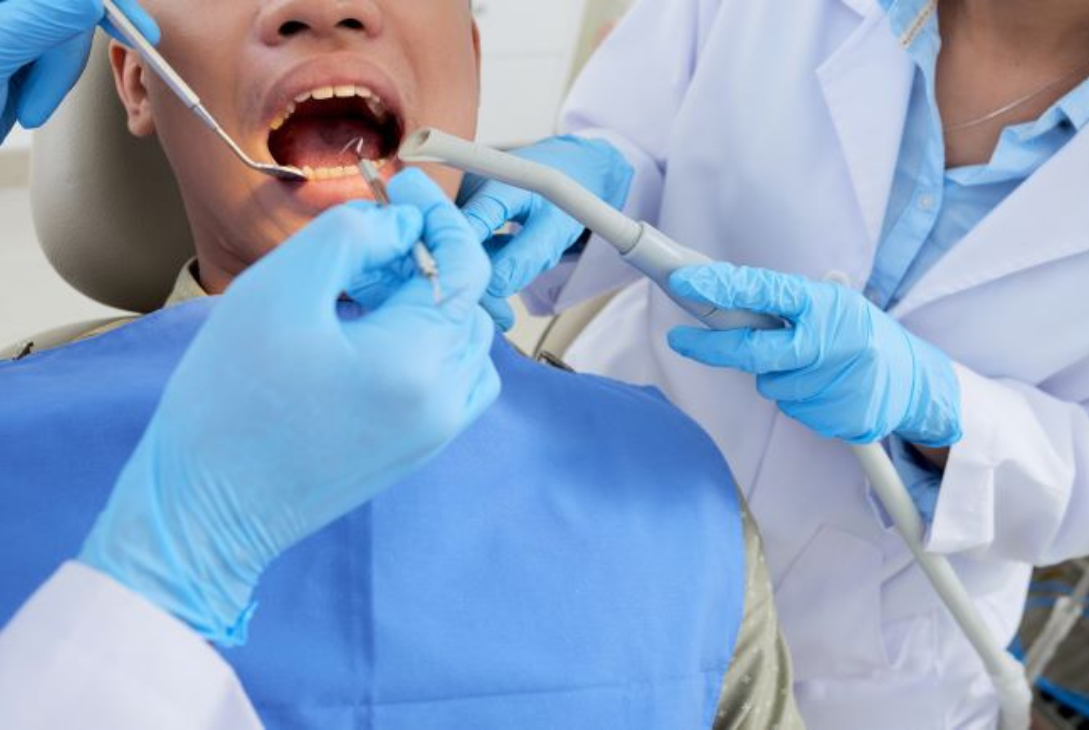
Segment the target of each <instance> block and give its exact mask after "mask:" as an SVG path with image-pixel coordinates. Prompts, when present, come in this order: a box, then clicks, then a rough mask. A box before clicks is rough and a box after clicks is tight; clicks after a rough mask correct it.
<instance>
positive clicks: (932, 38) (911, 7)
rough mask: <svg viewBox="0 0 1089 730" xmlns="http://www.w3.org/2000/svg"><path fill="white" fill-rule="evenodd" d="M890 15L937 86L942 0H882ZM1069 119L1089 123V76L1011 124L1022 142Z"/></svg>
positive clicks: (1075, 123) (897, 33) (897, 31)
mask: <svg viewBox="0 0 1089 730" xmlns="http://www.w3.org/2000/svg"><path fill="white" fill-rule="evenodd" d="M878 2H879V4H880V6H881V8H882V9H883V10H884V11H885V14H886V15H887V16H888V19H889V27H890V29H891V30H892V32H893V34H895V36H896V38H897V39H898V40H899V42H900V45H901V46H903V48H904V50H905V51H907V52H908V54H909V55H910V56H911V57H912V59H914V61H915V63H916V65H918V67H919V69H920V70H921V71H922V72H923V75H924V77H925V78H926V81H927V85H928V86H929V87H931V88H933V84H934V78H933V77H934V73H935V69H936V66H937V60H938V53H939V51H940V50H941V33H940V30H939V28H938V0H878ZM1063 121H1069V122H1070V124H1072V125H1073V126H1074V128H1075V129H1078V130H1080V129H1082V128H1083V127H1085V126H1086V124H1089V79H1087V80H1085V81H1083V82H1082V83H1081V84H1080V85H1078V86H1077V87H1076V88H1075V89H1074V90H1072V91H1071V92H1070V93H1068V94H1067V95H1066V96H1064V97H1063V98H1061V99H1059V101H1057V102H1056V103H1055V104H1054V105H1052V107H1051V108H1050V109H1048V110H1047V111H1046V112H1044V113H1043V114H1042V115H1041V116H1040V118H1039V119H1037V120H1036V121H1035V122H1026V123H1024V124H1019V125H1015V126H1013V127H1011V128H1010V129H1011V130H1015V132H1016V134H1017V136H1018V138H1019V139H1020V141H1021V142H1027V141H1030V140H1032V139H1033V138H1035V137H1038V136H1040V135H1042V134H1044V133H1046V132H1048V131H1050V130H1052V129H1054V128H1055V127H1056V126H1057V125H1059V124H1060V123H1062V122H1063Z"/></svg>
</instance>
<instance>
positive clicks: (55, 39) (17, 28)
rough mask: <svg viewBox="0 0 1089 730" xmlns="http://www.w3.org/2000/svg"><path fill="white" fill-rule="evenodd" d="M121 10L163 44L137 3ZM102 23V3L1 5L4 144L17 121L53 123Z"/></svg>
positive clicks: (18, 0)
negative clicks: (53, 114) (54, 114)
mask: <svg viewBox="0 0 1089 730" xmlns="http://www.w3.org/2000/svg"><path fill="white" fill-rule="evenodd" d="M117 6H118V7H119V8H120V9H121V11H122V12H123V13H125V15H127V16H128V18H129V19H130V20H131V21H132V22H133V23H134V24H135V25H136V26H137V27H138V28H139V29H140V30H141V31H143V33H144V35H146V36H147V38H148V40H150V41H151V42H152V43H157V42H158V40H159V28H158V26H157V25H155V21H153V20H152V19H151V17H150V16H149V15H148V14H147V13H145V12H144V11H143V9H141V7H140V6H139V5H138V4H137V3H136V2H135V0H118V2H117ZM102 19H103V10H102V0H0V142H3V140H4V138H5V137H7V134H8V132H10V131H11V128H12V127H13V126H14V125H15V122H16V121H18V122H19V123H20V124H22V125H23V126H24V127H27V128H28V129H29V128H33V127H39V126H41V125H42V124H44V123H45V121H46V120H47V119H49V116H50V115H51V114H52V113H53V111H54V110H55V109H56V108H57V106H58V105H59V104H60V102H61V100H62V99H63V98H64V97H65V95H66V94H67V93H68V91H69V90H70V89H71V88H72V86H73V85H74V84H75V83H76V80H77V79H78V78H79V76H80V74H81V73H83V67H84V66H85V65H86V64H87V54H88V52H89V51H90V50H91V40H92V38H93V36H94V29H95V26H96V25H98V24H99V23H100V22H102ZM106 25H107V26H108V25H109V24H108V23H107V24H106ZM107 29H108V30H111V29H110V28H108V27H107Z"/></svg>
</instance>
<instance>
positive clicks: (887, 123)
mask: <svg viewBox="0 0 1089 730" xmlns="http://www.w3.org/2000/svg"><path fill="white" fill-rule="evenodd" d="M842 1H843V2H844V3H845V4H847V5H848V6H850V7H851V8H852V9H855V10H857V11H859V12H864V13H865V14H866V15H865V17H864V18H863V20H862V23H861V25H859V27H858V29H857V30H856V31H855V32H854V33H853V34H851V36H850V37H849V38H848V39H847V40H846V41H845V42H844V43H843V45H842V46H840V47H839V48H838V49H837V50H836V52H835V53H833V54H832V55H831V56H830V57H829V58H828V59H827V60H826V61H825V62H824V63H823V64H822V65H821V66H820V68H818V69H817V77H818V79H819V80H820V85H821V91H822V93H823V95H824V100H825V103H826V105H827V106H828V111H829V113H830V114H831V116H832V122H833V125H834V126H835V130H836V136H837V137H838V139H839V144H840V147H841V149H842V150H843V155H844V158H845V160H846V163H847V168H848V170H849V172H850V176H851V183H852V186H853V187H854V191H855V195H856V197H857V199H858V204H859V209H860V211H861V214H862V217H863V220H864V221H865V226H866V232H867V234H868V237H869V244H870V245H871V247H876V245H877V240H878V237H879V236H880V235H881V227H882V223H883V221H884V217H885V208H886V206H887V205H888V199H889V193H890V191H891V188H892V176H893V173H894V172H895V170H896V160H897V158H898V157H899V152H900V140H901V138H902V136H903V131H904V120H905V118H906V115H907V107H908V102H909V100H910V96H911V83H912V79H913V76H914V72H915V67H914V64H913V62H912V60H911V58H910V56H908V54H907V53H906V52H905V51H904V50H903V49H902V48H901V47H900V45H899V44H898V43H897V41H896V38H895V36H894V35H893V33H892V31H891V30H890V29H889V27H888V21H887V19H886V17H885V13H884V12H883V11H882V10H881V9H880V8H879V7H878V6H877V5H876V4H874V3H872V2H868V1H867V0H842Z"/></svg>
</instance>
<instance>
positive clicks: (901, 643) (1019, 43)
mask: <svg viewBox="0 0 1089 730" xmlns="http://www.w3.org/2000/svg"><path fill="white" fill-rule="evenodd" d="M1087 77H1089V6H1087V5H1085V4H1084V3H1080V2H1071V1H1067V0H1043V1H1040V0H1033V1H1014V0H1010V1H1009V2H1002V3H996V2H990V1H988V0H942V1H941V2H937V0H930V1H929V2H928V1H927V0H895V1H893V0H880V2H874V1H871V0H803V1H802V2H798V1H796V0H771V1H769V2H760V3H753V2H748V1H747V0H672V1H671V2H663V1H662V0H641V1H640V2H638V3H637V4H636V5H635V7H634V8H633V9H632V10H631V11H630V13H629V14H628V16H627V17H626V18H625V19H624V20H623V21H622V22H621V24H620V25H619V27H618V28H617V29H616V30H615V32H614V33H613V34H612V36H611V37H610V38H609V39H608V40H607V41H606V42H605V44H604V46H603V47H602V48H601V49H600V50H599V52H598V53H597V55H596V56H595V57H594V58H593V59H592V60H591V62H590V63H589V65H588V67H587V68H586V70H585V71H584V72H583V74H582V76H581V77H580V79H579V80H578V82H577V83H576V85H575V88H574V90H573V91H572V94H571V97H570V99H569V101H568V104H567V108H566V111H565V113H564V116H563V127H564V129H565V130H566V131H568V132H571V133H574V134H577V135H578V136H577V137H562V138H553V139H550V140H546V141H544V142H542V143H539V144H537V145H534V146H532V147H529V148H526V149H524V150H522V151H521V152H520V154H523V155H525V156H526V157H529V158H532V159H535V160H537V161H542V162H546V163H548V164H552V165H554V166H556V167H558V168H560V169H562V170H564V171H565V172H567V173H568V174H571V175H572V176H574V177H576V178H577V179H579V180H580V181H581V182H582V183H583V184H584V185H585V186H587V187H588V188H590V189H591V190H593V191H595V192H596V193H598V194H599V195H600V196H601V197H603V198H605V199H606V200H608V201H610V202H611V203H613V204H614V205H617V206H621V205H623V206H624V208H625V210H626V212H627V213H628V214H629V215H632V216H633V217H635V218H641V219H645V220H648V221H650V222H651V223H653V224H654V225H656V226H658V227H659V228H660V229H661V230H663V231H664V232H665V233H667V234H668V235H669V236H671V237H673V238H675V239H676V240H678V241H681V242H683V243H684V244H686V245H688V246H691V247H693V248H696V249H697V250H701V251H703V252H704V253H706V254H707V255H708V256H710V257H711V258H712V259H714V260H716V261H720V262H723V263H719V264H715V265H711V266H705V267H697V268H694V269H688V270H685V271H683V272H681V273H679V274H677V275H676V276H675V278H674V281H673V285H674V288H675V289H676V291H677V292H679V293H681V294H683V295H684V296H687V297H690V298H694V299H698V300H704V301H707V302H711V303H714V304H715V305H717V306H720V307H744V308H748V309H753V310H757V311H762V312H770V313H773V314H777V315H780V316H783V317H785V318H786V319H789V320H791V321H792V322H793V323H794V327H793V328H792V329H791V330H789V331H783V332H775V333H756V332H747V331H742V332H735V333H712V332H706V331H701V330H699V329H698V328H693V327H692V324H693V322H692V321H691V320H690V319H688V318H687V317H686V316H685V315H684V314H683V313H682V312H681V311H680V310H679V309H678V308H677V307H676V306H675V305H674V304H672V303H671V302H670V301H669V300H668V299H667V298H666V297H665V295H664V294H662V293H661V292H659V291H657V290H656V289H655V288H654V287H653V286H650V285H649V284H648V283H646V282H644V281H637V280H635V278H634V276H633V274H632V272H631V271H630V270H629V269H628V268H627V267H626V266H625V265H624V264H623V263H622V262H621V261H620V260H619V259H618V258H617V257H616V255H615V253H614V252H613V251H612V250H611V249H610V248H609V247H608V246H606V245H603V244H599V242H596V241H594V240H593V239H590V240H589V241H588V242H587V241H586V240H585V239H584V238H583V237H582V234H583V231H582V230H581V229H580V228H579V227H578V226H577V224H575V223H574V222H573V221H571V220H570V219H569V218H567V217H566V216H564V215H563V214H562V213H560V212H559V211H557V210H556V209H554V208H552V207H551V206H550V205H549V204H548V203H547V202H546V201H543V200H541V199H539V198H537V197H535V196H533V195H530V194H527V193H523V192H521V191H517V190H513V189H511V188H508V187H506V186H503V185H500V184H496V183H491V182H485V181H482V180H479V179H477V180H468V181H467V182H466V185H465V186H464V187H463V194H462V203H463V210H465V212H466V213H467V215H468V216H469V217H470V218H471V219H473V220H475V222H476V225H477V227H478V233H479V235H480V236H481V238H482V240H484V239H488V238H489V237H490V235H491V232H492V231H493V230H495V229H497V228H498V227H499V226H500V225H501V224H502V223H505V222H506V221H507V220H508V219H510V220H514V221H516V222H518V223H521V224H523V227H522V229H521V231H520V232H519V233H518V234H517V235H515V236H514V237H513V238H512V239H495V240H494V241H493V242H492V244H491V246H490V248H491V249H492V251H493V253H492V258H493V267H494V275H493V280H492V283H491V285H490V288H489V295H490V297H491V300H490V302H489V306H490V308H491V309H492V310H493V312H494V313H495V314H496V316H497V318H498V319H500V320H501V321H502V320H504V319H507V318H508V317H509V312H508V311H507V310H506V309H505V307H504V305H503V303H502V299H503V298H504V297H507V296H510V295H512V294H514V293H516V292H519V291H522V290H523V289H524V291H523V296H524V298H525V299H526V301H527V302H528V303H529V304H530V305H531V309H536V310H537V311H538V312H540V313H544V312H549V311H556V310H562V309H564V308H566V307H568V306H570V305H572V304H575V303H577V302H579V301H581V300H584V299H587V298H589V297H591V296H593V295H596V294H600V293H602V292H605V291H608V290H611V289H615V288H618V287H624V288H623V289H622V290H621V291H620V293H619V294H618V295H617V296H616V297H615V298H614V299H612V301H611V302H610V303H609V304H608V305H607V306H606V308H605V309H604V310H603V311H602V312H601V313H600V314H599V315H598V316H597V317H596V319H595V320H594V321H593V322H592V323H591V325H590V326H589V327H588V328H587V329H586V330H585V331H584V333H583V334H582V335H581V336H580V337H579V339H578V340H577V341H576V342H575V343H574V345H573V346H572V348H571V350H569V352H568V355H567V357H568V360H569V362H570V363H571V364H572V365H573V366H575V367H576V368H578V369H581V370H585V371H592V372H599V373H603V374H606V375H609V376H612V377H616V378H620V379H625V380H629V381H634V382H639V383H651V384H654V385H657V386H658V387H660V388H661V389H662V390H663V391H664V392H665V393H666V394H667V395H668V396H669V397H670V398H671V399H672V400H673V401H674V402H675V403H677V404H678V405H680V406H681V407H682V408H683V409H684V410H686V411H687V412H688V413H689V414H690V415H692V416H693V417H694V418H696V420H697V421H699V422H700V424H701V425H702V426H703V427H704V428H705V429H707V430H708V431H709V432H710V433H711V434H712V435H713V436H714V438H715V439H716V441H717V443H718V444H719V446H720V448H721V449H722V450H723V451H724V453H725V454H726V456H727V457H728V459H729V461H730V463H731V465H732V466H733V468H734V470H735V474H736V476H737V478H738V481H739V483H740V484H741V485H742V488H743V489H744V490H745V491H746V493H747V496H748V499H749V502H750V505H751V507H752V509H753V511H754V513H755V515H756V518H757V520H758V521H759V523H760V526H761V529H762V531H763V533H764V537H765V539H766V541H767V552H768V560H769V563H770V567H771V571H772V574H773V579H774V581H775V584H776V601H777V603H778V605H779V607H780V612H781V613H780V617H781V621H782V623H783V628H784V631H785V633H786V636H787V640H788V643H789V645H790V648H791V651H792V653H793V656H794V661H795V666H796V675H795V676H796V684H795V689H796V694H797V697H798V700H799V704H800V707H801V709H802V712H803V715H804V717H805V719H806V721H807V723H808V725H809V726H810V727H813V728H818V729H821V728H827V729H829V730H840V729H842V728H855V727H881V728H893V729H895V728H905V729H906V728H921V727H923V728H978V727H988V726H993V725H994V722H995V717H996V704H995V698H994V694H993V690H992V688H991V686H990V684H989V681H988V679H987V677H986V675H985V673H984V671H983V668H982V666H981V665H980V662H979V661H978V659H977V657H976V656H975V655H974V654H973V652H972V650H971V648H970V647H969V645H968V643H967V642H966V641H965V640H964V639H963V637H962V636H961V635H960V633H959V631H958V629H957V628H956V626H955V625H954V623H953V621H952V619H951V618H950V617H949V616H948V615H947V614H946V613H945V611H944V608H943V607H942V605H941V604H940V602H939V601H938V599H937V597H936V596H935V595H934V593H933V591H932V589H931V588H930V586H929V585H928V584H927V582H926V580H925V579H924V577H923V575H922V573H921V572H920V570H919V569H918V568H917V567H916V566H915V564H914V563H913V562H912V560H911V557H910V555H909V554H908V551H907V549H906V548H905V547H904V545H903V544H902V543H901V541H900V540H899V538H898V537H897V535H896V534H895V532H894V531H893V530H892V529H890V525H889V523H888V520H887V519H886V517H885V516H884V514H883V512H882V510H881V509H880V508H879V507H877V506H876V505H875V503H874V501H873V500H872V499H871V498H870V495H869V492H868V487H867V484H866V481H865V478H864V476H863V474H862V472H861V470H860V468H859V466H858V464H857V463H856V462H855V460H854V458H853V457H852V455H851V454H850V452H849V451H848V449H847V448H846V447H845V446H844V444H843V443H842V442H841V441H840V440H846V441H853V442H870V441H877V440H885V441H886V443H887V444H888V447H889V449H890V450H891V452H892V454H893V456H894V458H895V461H896V463H897V466H898V469H899V471H900V472H901V474H902V476H903V477H904V479H905V481H906V482H907V484H908V486H909V488H910V489H911V491H912V494H913V497H914V499H915V501H916V503H917V505H918V507H919V508H920V510H921V512H922V513H923V514H924V517H925V518H926V520H927V522H928V525H929V532H928V536H927V540H928V547H929V549H931V550H933V551H935V552H939V553H946V554H949V555H952V556H954V557H953V560H954V565H955V566H956V568H957V569H958V571H959V573H960V575H961V577H962V579H963V580H964V581H965V583H966V585H967V587H968V589H969V591H970V593H971V594H972V595H973V597H974V598H975V600H976V602H977V605H978V606H979V607H980V610H981V613H982V614H983V616H984V617H985V619H986V620H987V621H988V623H989V624H990V628H991V630H992V632H993V633H994V634H995V635H996V636H997V637H999V639H1000V640H1001V641H1007V640H1010V639H1012V637H1013V635H1014V632H1015V630H1016V628H1017V626H1018V622H1019V619H1020V616H1021V611H1022V608H1023V605H1024V600H1025V597H1026V591H1027V585H1028V581H1029V577H1030V572H1031V568H1032V566H1033V565H1044V564H1049V563H1054V562H1058V561H1062V560H1064V559H1067V558H1070V557H1072V556H1078V555H1084V554H1086V553H1089V531H1087V530H1086V529H1085V525H1086V524H1089V413H1087V410H1086V409H1087V405H1089V334H1087V330H1086V323H1087V322H1089V297H1087V296H1086V294H1085V286H1086V282H1087V281H1089V132H1086V131H1085V127H1086V124H1087V122H1089V81H1087V80H1086V79H1087ZM725 262H729V263H725ZM526 287H528V288H526ZM708 366H711V367H708ZM754 375H755V376H756V377H755V382H754V378H753V376H754ZM874 718H880V720H875V719H874Z"/></svg>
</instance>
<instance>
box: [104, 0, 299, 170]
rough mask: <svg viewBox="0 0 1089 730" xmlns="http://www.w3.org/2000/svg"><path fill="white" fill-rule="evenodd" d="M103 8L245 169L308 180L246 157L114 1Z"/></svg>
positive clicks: (123, 33)
mask: <svg viewBox="0 0 1089 730" xmlns="http://www.w3.org/2000/svg"><path fill="white" fill-rule="evenodd" d="M102 4H103V6H104V8H105V10H106V18H107V19H108V20H109V21H110V22H111V23H112V24H113V26H114V28H116V29H117V32H118V33H119V34H120V35H121V37H122V38H124V39H125V42H126V43H128V44H129V45H130V46H131V47H132V48H133V49H134V50H135V51H136V52H137V53H139V54H140V56H141V58H143V59H144V61H145V62H146V63H147V65H148V66H149V67H151V69H152V70H153V71H155V73H156V74H157V75H158V76H159V78H160V79H162V81H163V83H164V84H166V85H167V87H168V88H169V89H170V90H171V91H172V92H174V95H175V96H177V97H178V99H180V100H181V102H182V103H183V104H185V106H186V107H187V108H188V109H189V110H190V111H191V112H193V114H195V115H196V117H197V119H199V120H200V121H202V122H204V124H205V125H206V126H207V127H208V128H209V129H211V130H212V131H213V132H215V133H216V135H217V136H218V137H219V138H220V139H221V140H223V142H224V143H226V145H227V146H228V147H229V148H230V150H231V152H233V153H234V154H235V156H236V157H237V158H238V159H239V160H241V161H242V164H244V165H245V166H246V167H248V168H250V169H251V170H256V171H257V172H261V173H264V174H265V175H270V176H272V177H275V178H278V179H280V180H291V181H298V182H302V181H305V180H306V175H304V174H303V172H302V170H300V169H299V168H297V167H289V166H284V165H274V164H269V163H265V162H256V161H254V160H253V159H251V158H250V156H249V155H247V154H246V153H245V152H244V151H243V150H242V148H241V147H239V146H238V143H237V142H235V141H234V139H232V138H231V136H230V135H229V134H227V132H226V131H224V129H223V127H221V126H219V122H217V121H216V119H215V117H213V116H212V115H211V113H210V112H209V111H208V110H207V109H205V108H204V105H203V104H202V103H201V101H200V97H199V96H197V94H196V92H195V91H193V90H192V89H191V88H189V84H187V83H185V80H184V79H182V77H181V76H180V75H179V74H178V72H177V71H175V70H174V68H173V67H172V66H171V65H170V64H169V63H168V62H167V60H166V59H165V58H163V57H162V55H160V54H159V52H158V51H157V50H155V46H153V45H151V43H150V42H149V41H148V39H147V38H145V37H144V34H143V33H141V32H140V30H139V29H138V28H137V27H136V26H135V25H133V23H132V21H131V20H129V19H128V17H127V16H126V15H125V14H124V13H123V12H121V9H120V8H118V7H117V5H116V4H115V3H114V1H113V0H103V3H102Z"/></svg>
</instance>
